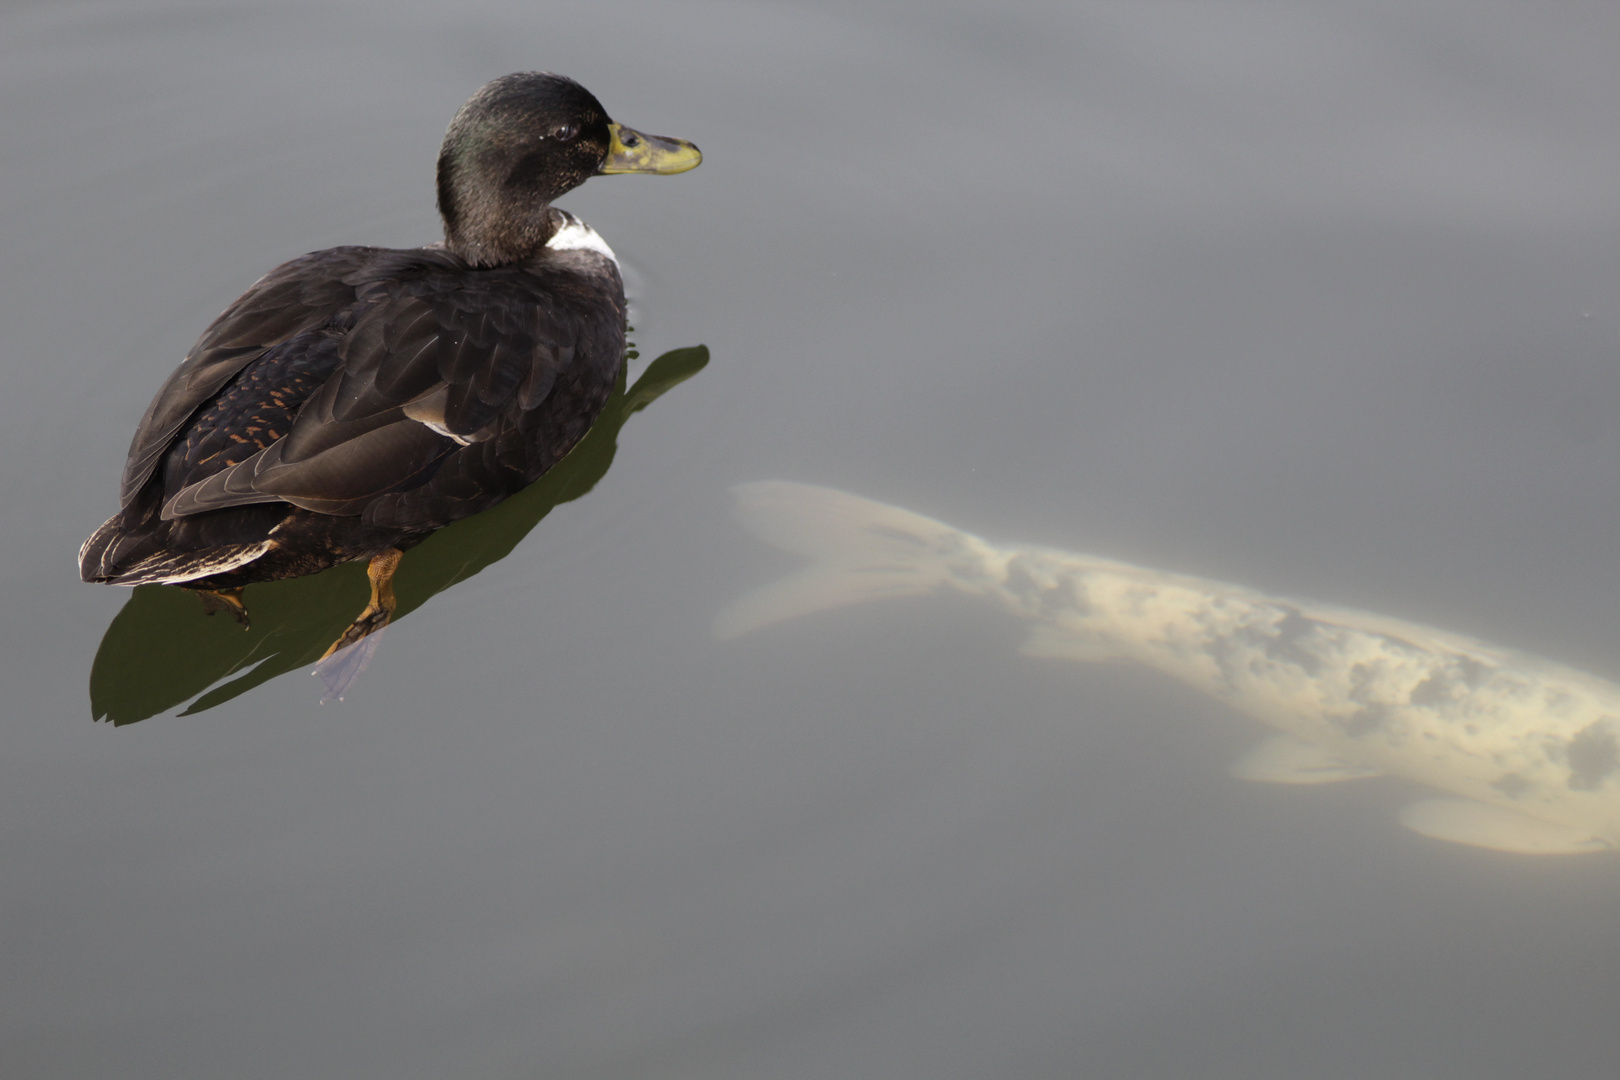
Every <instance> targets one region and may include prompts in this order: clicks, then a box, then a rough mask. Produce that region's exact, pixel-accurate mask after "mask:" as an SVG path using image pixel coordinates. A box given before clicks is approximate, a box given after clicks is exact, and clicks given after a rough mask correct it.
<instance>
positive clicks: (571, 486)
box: [90, 345, 709, 724]
mask: <svg viewBox="0 0 1620 1080" xmlns="http://www.w3.org/2000/svg"><path fill="white" fill-rule="evenodd" d="M708 362H709V350H708V349H707V348H705V347H704V346H702V345H697V346H694V347H692V348H688V349H676V350H674V351H672V352H667V353H665V354H663V355H662V356H660V357H659V358H658V359H656V360H654V361H653V362H652V363H651V364H649V365H647V370H646V371H644V372H643V373H642V375H641V377H640V378H639V379H637V380H636V383H635V385H634V386H632V387H630V389H628V390H626V389H625V378H624V375H623V373H622V372H621V373H620V376H619V383H618V385H617V386H616V387H614V390H613V396H612V397H611V398H609V399H608V403H607V406H606V408H604V409H603V410H602V415H601V417H600V418H599V419H598V420H597V421H596V425H595V426H594V427H593V428H591V431H590V434H588V435H586V436H585V438H584V439H583V440H581V442H580V443H579V445H578V446H576V447H574V449H573V451H572V452H570V453H569V455H568V456H567V457H566V458H564V459H563V460H562V462H560V463H559V464H558V465H557V467H556V468H554V469H552V470H551V471H550V472H549V473H547V474H546V475H545V476H543V477H541V478H540V480H539V481H538V482H536V483H535V484H533V485H532V486H530V487H528V488H526V489H524V490H523V491H522V492H520V493H519V494H517V495H515V496H513V497H512V498H510V499H507V500H506V501H505V502H503V503H501V504H500V505H499V506H496V507H494V508H493V509H490V510H486V511H485V512H484V513H482V514H478V515H477V516H475V517H471V518H468V519H466V520H465V521H459V522H457V523H456V524H454V525H451V526H449V527H448V528H445V529H442V530H440V531H439V532H437V533H435V534H433V535H432V536H430V537H429V538H428V539H427V540H425V541H424V542H423V543H422V544H421V545H420V546H419V547H416V548H413V549H412V550H411V552H410V553H409V555H408V556H407V557H406V558H405V560H404V562H403V563H402V564H401V566H400V571H399V574H398V576H396V577H395V578H394V591H395V594H396V596H397V597H398V599H399V607H398V609H397V610H396V611H395V614H394V620H393V621H394V622H396V623H397V622H398V621H399V620H400V619H402V618H404V617H405V616H406V615H409V614H410V613H411V612H412V611H413V610H415V609H416V608H418V607H420V606H421V605H422V604H424V603H426V602H427V601H428V599H429V598H430V597H432V596H434V595H435V594H437V593H439V592H442V591H444V590H445V589H448V588H449V587H450V586H452V585H454V584H456V582H458V581H463V580H465V579H467V578H470V577H472V576H473V575H474V574H476V573H478V572H479V571H480V570H483V569H484V568H485V567H486V566H489V565H490V564H492V563H495V562H498V561H500V560H501V559H504V558H505V557H506V556H507V555H508V554H510V553H511V551H512V549H513V548H514V547H516V546H517V545H518V543H519V542H520V541H521V540H522V539H523V538H524V537H525V536H527V535H528V534H529V530H531V529H533V528H534V527H535V526H536V525H538V524H539V523H540V520H541V519H542V518H544V517H545V516H546V515H547V514H548V513H550V512H551V509H552V507H554V506H557V505H559V504H561V503H565V502H570V501H572V500H574V499H577V498H579V497H580V496H582V495H584V494H586V493H587V492H588V491H590V490H591V489H592V488H593V487H595V486H596V482H597V481H598V480H600V479H601V478H602V476H603V475H604V474H605V473H606V472H607V470H608V467H609V466H611V465H612V464H613V455H614V452H615V451H616V450H617V448H618V438H619V429H620V428H622V427H623V426H624V424H625V421H626V420H628V419H629V418H630V417H631V416H632V415H633V414H635V413H637V412H640V411H641V410H642V409H644V408H646V407H647V406H648V405H650V404H651V403H652V402H653V401H655V400H657V399H658V397H660V396H661V395H662V394H663V393H664V392H665V391H667V390H669V389H670V388H671V387H673V386H675V385H676V384H677V383H680V382H684V381H685V380H687V379H689V378H691V377H692V376H694V375H696V374H697V373H698V372H699V371H701V370H703V367H704V365H706V364H707V363H708ZM368 594H369V586H368V584H367V581H366V571H365V567H364V566H363V565H362V564H360V563H349V564H347V565H344V566H338V567H334V568H333V569H331V570H328V571H326V572H324V573H321V574H316V575H314V576H312V577H305V578H296V579H293V580H291V581H273V582H265V583H263V584H259V585H253V586H250V587H249V589H248V592H247V596H246V599H247V603H248V609H249V611H250V612H251V615H252V626H251V628H250V629H249V630H248V631H247V632H246V633H244V632H243V630H242V628H241V627H240V626H238V625H237V624H236V623H235V622H234V621H232V620H231V619H230V618H228V617H224V618H222V617H217V616H216V617H212V618H208V617H204V615H203V609H202V605H201V604H200V603H199V602H198V599H197V597H196V595H195V594H194V593H192V592H190V591H188V590H186V589H181V588H177V587H175V586H172V585H141V586H138V587H137V588H136V589H135V590H134V595H132V596H131V597H130V599H129V602H128V603H127V604H125V605H124V607H123V609H122V610H121V611H119V612H118V614H117V615H116V616H114V618H113V621H112V623H111V625H109V626H108V627H107V632H106V633H105V634H104V635H102V638H101V647H100V648H99V649H98V650H97V651H96V659H95V663H94V664H93V665H92V666H91V669H90V709H91V712H92V714H93V715H94V717H95V718H96V719H97V720H101V719H107V720H110V721H112V722H113V723H114V724H133V723H136V722H137V721H140V720H145V719H146V718H147V717H149V716H155V715H157V714H158V713H160V712H165V711H167V710H169V709H172V708H174V707H176V706H177V705H180V704H182V703H184V702H187V701H191V699H192V698H194V697H195V698H196V700H195V701H191V704H190V706H189V707H188V708H187V709H186V710H185V711H184V712H183V713H182V714H181V715H184V716H189V715H191V714H193V713H200V712H204V711H206V710H208V709H212V708H213V707H214V706H216V705H219V704H222V703H224V702H226V701H229V700H231V699H232V698H234V697H236V696H237V695H239V694H243V693H245V692H247V691H248V690H251V689H252V688H253V687H255V686H258V685H259V684H260V683H264V682H268V681H269V680H271V679H273V678H275V677H276V676H277V675H281V674H283V673H285V672H288V671H291V670H293V669H294V668H307V667H311V666H313V665H314V664H315V662H316V660H317V659H318V658H319V657H320V655H321V654H322V653H323V652H325V651H326V647H327V646H328V645H330V644H331V643H332V641H333V640H334V639H335V638H336V637H337V636H338V635H339V634H341V633H342V632H343V630H344V628H345V627H347V626H348V625H349V622H350V621H351V620H352V619H353V618H354V615H355V612H357V611H359V610H360V609H361V608H363V607H364V606H365V604H366V597H367V596H368ZM232 676H235V677H234V678H232ZM222 679H228V680H229V681H228V682H224V683H221V684H220V685H217V686H216V685H215V684H216V683H220V680H222ZM210 687H212V689H210ZM199 694H201V695H202V696H201V697H198V696H197V695H199Z"/></svg>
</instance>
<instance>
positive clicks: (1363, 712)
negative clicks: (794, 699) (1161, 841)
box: [715, 481, 1620, 854]
mask: <svg viewBox="0 0 1620 1080" xmlns="http://www.w3.org/2000/svg"><path fill="white" fill-rule="evenodd" d="M736 496H737V506H738V515H739V517H740V518H741V520H742V521H743V523H744V524H745V525H746V526H748V527H749V528H750V529H751V530H752V531H754V532H755V533H757V534H758V535H760V536H761V537H762V538H763V539H765V540H767V541H768V542H770V543H772V544H774V545H775V546H777V547H780V548H783V549H784V550H787V551H791V552H794V553H796V554H800V555H803V556H805V557H807V558H809V559H811V560H812V561H811V563H810V565H809V566H807V567H805V568H804V569H802V570H800V571H799V572H797V573H795V574H793V575H791V576H789V577H788V578H786V579H784V580H782V581H779V582H776V583H774V584H772V585H768V586H766V587H765V588H763V589H760V590H758V591H756V592H754V593H751V594H749V595H748V596H745V597H743V598H741V599H740V600H738V601H737V602H735V603H734V604H732V605H731V606H730V607H728V608H727V609H726V610H725V611H723V612H722V613H721V615H720V616H719V617H718V619H717V621H716V625H715V629H716V632H717V633H718V634H720V635H721V636H722V637H731V636H735V635H737V634H740V633H744V632H746V631H749V630H752V629H755V628H758V627H761V626H764V625H768V624H770V623H773V622H777V621H780V620H782V619H786V618H790V617H792V616H795V615H799V614H804V613H807V612H810V611H816V610H823V609H828V608H833V607H839V606H843V605H846V604H851V603H857V602H861V601H865V600H870V599H877V598H881V597H888V596H905V595H917V594H922V593H929V592H934V591H939V590H944V589H952V590H956V591H959V592H963V593H967V594H969V595H973V596H978V597H982V598H984V599H986V600H989V601H991V602H993V603H995V604H997V605H998V606H1000V607H1002V608H1004V609H1006V610H1007V611H1009V612H1011V613H1013V614H1015V615H1017V616H1019V617H1021V618H1023V619H1025V620H1028V621H1029V622H1031V623H1032V624H1033V627H1032V629H1031V632H1030V636H1029V638H1028V640H1027V641H1026V643H1025V645H1024V651H1025V652H1026V653H1029V654H1030V655H1035V656H1046V657H1055V658H1063V659H1072V660H1081V661H1088V662H1096V661H1131V662H1134V663H1138V664H1142V665H1144V666H1146V667H1150V668H1153V669H1155V670H1158V671H1160V672H1163V673H1164V674H1166V675H1169V676H1172V677H1174V678H1176V679H1179V680H1180V681H1182V682H1184V683H1186V684H1187V685H1189V686H1192V687H1194V688H1196V689H1198V690H1199V691H1202V692H1203V693H1205V694H1207V695H1209V696H1210V697H1212V698H1215V699H1217V700H1219V701H1221V702H1222V703H1224V704H1226V705H1228V706H1230V707H1231V708H1233V709H1235V710H1237V711H1238V712H1241V713H1244V714H1246V715H1248V716H1251V717H1253V718H1255V719H1256V720H1259V721H1261V722H1262V723H1264V724H1266V725H1267V726H1269V727H1271V728H1273V729H1275V731H1276V734H1275V735H1274V736H1272V737H1271V738H1268V739H1267V740H1265V741H1264V742H1262V743H1261V744H1260V745H1259V746H1257V747H1255V748H1254V750H1253V751H1251V752H1250V753H1249V754H1248V755H1247V756H1245V757H1244V758H1243V759H1242V760H1240V761H1239V762H1237V763H1236V764H1235V765H1234V766H1233V770H1232V771H1233V772H1234V774H1235V775H1237V776H1239V777H1241V778H1244V779H1250V780H1262V781H1272V782H1278V783H1294V784H1312V783H1328V782H1334V781H1341V780H1350V779H1356V778H1360V777H1369V776H1378V775H1388V776H1396V777H1401V778H1404V779H1406V780H1410V781H1414V782H1416V783H1419V784H1423V785H1426V786H1428V787H1431V788H1434V789H1436V790H1437V791H1439V792H1442V793H1444V794H1443V795H1440V796H1437V797H1429V798H1425V799H1422V800H1419V801H1417V802H1414V803H1412V804H1411V805H1409V806H1407V807H1406V808H1405V809H1404V810H1403V811H1402V814H1401V820H1402V822H1403V823H1404V824H1406V825H1407V826H1408V827H1410V828H1412V829H1413V830H1415V831H1417V832H1419V833H1422V834H1424V835H1427V836H1430V837H1434V838H1436V839H1441V840H1449V841H1453V842H1457V843H1464V844H1472V845H1474V846H1478V847H1487V848H1494V849H1497V850H1503V851H1513V852H1520V853H1527V854H1530V853H1535V854H1546V853H1573V852H1586V851H1602V850H1610V849H1616V848H1620V685H1616V684H1614V683H1612V682H1609V681H1607V680H1605V679H1602V678H1599V677H1597V676H1595V675H1590V674H1587V673H1585V672H1581V671H1577V670H1575V669H1573V668H1570V667H1566V666H1564V665H1562V664H1558V663H1554V662H1552V661H1548V660H1543V659H1540V658H1538V657H1534V656H1530V655H1527V654H1525V653H1521V652H1517V651H1514V650H1509V649H1503V648H1498V647H1496V646H1492V645H1488V644H1486V643H1484V642H1481V641H1477V640H1474V639H1472V638H1468V637H1464V636H1461V635H1458V634H1452V633H1448V632H1446V631H1443V630H1436V629H1434V628H1431V627H1427V626H1422V625H1419V624H1417V623H1411V622H1406V621H1403V620H1399V619H1391V618H1385V617H1382V616H1379V615H1373V614H1369V613H1365V612H1358V611H1352V610H1348V609H1343V608H1337V607H1332V606H1327V605H1321V604H1316V603H1311V602H1306V601H1297V600H1292V599H1285V598H1279V597H1274V596H1268V595H1266V594H1264V593H1260V592H1257V591H1255V590H1253V589H1249V588H1245V587H1242V586H1239V585H1231V584H1226V583H1224V582H1219V581H1212V580H1208V579H1205V578H1199V577H1193V576H1189V575H1183V574H1174V573H1165V572H1162V571H1158V570H1153V569H1149V568H1146V567H1141V566H1134V565H1131V564H1129V563H1123V562H1117V561H1114V560H1110V559H1103V558H1097V557H1093V556H1089V555H1083V554H1078V553H1074V552H1068V551H1061V550H1057V549H1054V548H1047V547H1039V546H1033V545H996V544H992V543H990V542H988V541H986V540H984V539H982V538H980V537H978V536H974V535H973V534H971V533H967V532H964V531H962V530H960V529H956V528H953V527H951V526H949V525H946V524H944V523H943V522H939V521H935V520H933V519H931V518H927V517H923V516H922V515H920V514H914V513H911V512H910V511H906V510H902V509H900V508H898V507H893V506H887V505H884V504H882V503H877V502H873V501H871V500H868V499H862V498H859V497H857V496H853V495H849V494H846V493H844V492H840V491H835V490H832V489H829V488H820V487H812V486H809V485H804V484H792V483H785V482H774V481H773V482H766V483H756V484H745V485H742V486H740V487H738V488H737V489H736Z"/></svg>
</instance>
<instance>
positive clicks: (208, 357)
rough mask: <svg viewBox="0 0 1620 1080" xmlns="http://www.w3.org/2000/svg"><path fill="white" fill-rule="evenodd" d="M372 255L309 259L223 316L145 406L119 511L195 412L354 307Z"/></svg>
mask: <svg viewBox="0 0 1620 1080" xmlns="http://www.w3.org/2000/svg"><path fill="white" fill-rule="evenodd" d="M375 253H376V249H374V248H360V247H350V248H331V249H329V250H326V251H316V252H312V253H310V254H308V255H305V256H303V257H302V258H298V259H294V260H292V261H291V262H286V263H283V264H281V265H280V266H278V267H276V268H275V269H274V270H272V271H270V272H269V273H268V274H266V275H265V276H264V277H262V278H260V279H259V280H258V281H257V282H255V283H254V285H253V287H252V288H250V289H248V291H247V292H245V293H243V294H242V295H241V296H240V297H238V298H237V299H236V301H235V302H234V303H232V304H231V306H230V307H228V308H226V309H225V311H224V312H223V313H222V314H221V315H220V316H219V318H217V319H215V320H214V322H213V324H212V325H210V326H209V327H208V329H207V330H205V331H203V335H202V337H201V338H199V339H198V340H197V344H196V345H194V346H192V349H191V352H189V353H187V354H186V359H185V361H184V362H183V363H182V364H181V365H180V366H179V367H178V368H176V369H175V372H174V374H172V375H170V376H169V378H168V380H167V381H166V382H164V384H163V386H162V388H161V389H160V390H158V392H157V396H156V397H154V398H153V399H152V403H151V404H150V405H148V406H147V408H146V415H145V416H143V417H142V418H141V423H140V426H139V427H137V428H136V429H135V438H134V439H133V440H131V442H130V447H129V458H128V460H127V461H126V462H125V464H124V478H123V483H122V485H121V488H120V491H119V505H121V506H125V507H127V506H129V504H130V503H131V502H133V501H134V499H135V496H136V495H137V494H139V492H140V490H141V488H142V487H144V486H145V484H146V482H147V480H149V479H151V476H152V473H153V472H154V471H155V470H156V469H157V467H158V465H159V463H160V462H162V460H163V458H164V456H165V454H167V453H168V451H169V448H170V447H171V446H172V445H173V444H174V442H175V439H176V437H177V436H179V435H180V434H181V433H182V431H184V429H185V428H186V426H187V424H188V423H189V422H190V421H191V420H192V418H193V417H194V416H195V415H196V413H197V410H198V409H199V408H200V407H202V406H203V404H204V403H206V402H207V401H208V400H209V399H210V398H212V397H214V395H216V394H218V393H219V392H220V390H221V389H223V388H224V387H225V385H226V384H227V383H229V382H230V381H231V379H233V378H235V377H236V375H237V374H238V373H239V372H241V371H242V370H243V369H244V368H246V367H247V366H248V365H250V364H252V363H253V362H254V361H256V360H259V359H260V358H262V357H263V356H264V355H265V353H266V352H268V351H269V350H270V349H272V348H274V347H275V346H277V345H281V344H283V343H285V342H287V341H290V340H291V339H292V338H294V337H296V336H298V335H299V334H303V333H307V332H309V331H311V330H314V329H316V328H319V327H321V326H325V325H327V324H328V323H330V322H331V321H332V320H333V318H334V317H336V316H337V315H338V314H339V313H341V312H342V311H343V310H344V309H345V308H348V307H350V306H352V305H353V304H354V302H355V295H356V286H355V285H354V284H353V283H351V282H350V281H348V280H346V279H347V278H349V277H350V276H352V275H353V274H354V273H355V272H356V271H358V270H359V269H360V268H361V267H363V266H365V265H366V264H367V263H368V262H370V261H372V260H373V258H374V257H375Z"/></svg>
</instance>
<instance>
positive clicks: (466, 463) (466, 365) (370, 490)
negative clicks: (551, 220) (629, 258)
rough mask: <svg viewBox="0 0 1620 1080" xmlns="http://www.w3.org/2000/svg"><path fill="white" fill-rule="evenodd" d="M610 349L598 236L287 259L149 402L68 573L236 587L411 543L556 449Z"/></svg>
mask: <svg viewBox="0 0 1620 1080" xmlns="http://www.w3.org/2000/svg"><path fill="white" fill-rule="evenodd" d="M591 235H593V236H594V234H591ZM623 351H624V300H623V289H622V285H621V283H620V279H619V274H618V268H617V265H616V263H615V262H614V261H613V259H612V257H611V254H610V253H608V252H607V251H606V249H605V247H604V246H601V245H600V244H598V245H596V246H594V247H592V246H584V247H573V248H570V249H565V250H551V249H547V250H545V251H543V252H542V253H541V254H540V255H539V256H537V257H535V258H533V259H531V260H528V261H526V262H524V263H520V264H516V265H509V266H501V267H495V268H490V269H474V268H471V267H469V266H468V265H467V263H465V262H464V261H463V260H462V259H460V258H459V257H457V256H456V255H454V254H451V253H450V252H448V251H445V250H442V249H436V248H418V249H411V250H392V249H384V248H361V247H346V248H333V249H330V250H327V251H319V252H315V253H313V254H310V255H306V256H304V257H302V258H299V259H295V260H293V261H291V262H288V263H285V264H283V265H282V266H280V267H277V268H276V269H275V270H273V271H272V272H271V273H269V274H267V275H266V276H265V277H264V278H263V279H261V280H260V281H259V282H258V283H257V284H255V285H254V286H253V287H252V288H251V289H249V290H248V291H247V293H245V294H244V295H243V296H242V297H241V298H240V299H238V300H237V301H236V302H235V303H233V304H232V305H231V306H230V307H229V308H228V309H227V310H226V311H225V312H224V314H222V315H221V316H220V317H219V318H218V319H217V320H215V322H214V323H213V325H211V326H210V327H209V328H208V330H207V331H205V332H204V334H203V336H202V338H201V339H200V340H199V341H198V342H197V345H196V346H195V347H194V348H193V349H192V351H191V353H190V354H189V355H188V356H187V358H186V360H185V362H184V363H183V364H182V365H181V366H180V368H179V369H178V370H176V371H175V373H174V374H173V375H172V376H170V378H169V379H168V381H167V382H166V383H165V384H164V386H163V388H162V389H161V390H159V392H158V394H157V396H156V397H155V398H154V399H153V401H152V404H151V406H150V407H149V408H148V409H147V412H146V415H145V417H144V418H143V419H142V421H141V424H140V427H139V428H138V430H137V431H136V434H135V438H134V440H133V442H132V443H131V447H130V454H129V459H128V462H127V464H126V466H125V471H124V481H123V487H122V492H121V498H122V509H121V510H120V512H119V514H117V515H116V516H114V517H113V518H112V519H111V520H109V521H108V522H107V523H106V524H105V525H103V526H102V528H101V529H100V530H98V531H97V533H96V534H95V535H94V536H92V537H91V539H90V540H89V541H88V542H86V544H85V547H84V549H83V550H82V551H81V554H80V569H81V573H82V575H83V576H84V578H85V579H86V580H96V581H112V582H117V583H121V584H139V583H142V582H148V581H166V582H175V583H179V582H185V583H190V584H200V585H206V586H208V587H216V586H234V585H238V584H244V583H247V582H250V581H256V580H265V579H267V578H271V577H282V576H288V575H289V574H292V573H307V572H309V571H310V570H311V569H318V568H320V566H322V565H331V564H332V563H335V562H341V561H345V560H347V559H352V558H359V557H363V556H365V555H367V554H369V553H371V552H373V551H376V550H379V549H381V548H384V547H389V546H399V545H400V544H402V543H403V544H406V545H408V544H409V543H411V542H413V541H414V539H417V538H420V536H422V535H425V534H426V533H427V532H430V531H432V530H433V529H436V528H438V527H440V526H442V525H445V524H448V523H449V522H451V521H454V520H457V519H459V518H462V517H466V516H468V515H470V514H473V513H477V512H478V511H480V510H483V509H485V508H487V507H488V506H491V505H493V504H494V503H496V502H499V501H500V500H501V499H503V498H505V497H506V496H508V495H510V494H512V493H514V492H516V491H517V490H519V489H521V488H522V487H524V486H525V485H527V484H529V483H531V482H533V481H534V480H535V479H537V478H538V477H539V476H540V475H541V474H542V473H544V472H545V471H546V470H547V469H549V468H550V467H551V466H552V465H553V464H555V463H556V462H557V461H558V460H559V459H560V458H561V457H562V456H563V455H564V454H566V453H567V452H568V450H569V449H570V448H571V447H572V446H573V445H574V444H575V443H576V442H578V441H579V439H580V438H581V437H583V436H584V434H585V432H586V431H587V430H588V429H589V427H590V425H591V423H592V422H593V421H594V420H595V418H596V415H597V414H598V413H599V412H600V411H601V408H602V405H603V403H604V402H605V401H606V400H607V397H608V394H609V392H610V390H611V388H612V385H613V382H614V379H615V378H616V377H617V374H618V370H619V365H620V364H621V363H622V361H623ZM221 575H226V576H221Z"/></svg>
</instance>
